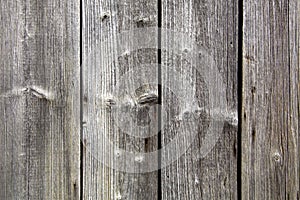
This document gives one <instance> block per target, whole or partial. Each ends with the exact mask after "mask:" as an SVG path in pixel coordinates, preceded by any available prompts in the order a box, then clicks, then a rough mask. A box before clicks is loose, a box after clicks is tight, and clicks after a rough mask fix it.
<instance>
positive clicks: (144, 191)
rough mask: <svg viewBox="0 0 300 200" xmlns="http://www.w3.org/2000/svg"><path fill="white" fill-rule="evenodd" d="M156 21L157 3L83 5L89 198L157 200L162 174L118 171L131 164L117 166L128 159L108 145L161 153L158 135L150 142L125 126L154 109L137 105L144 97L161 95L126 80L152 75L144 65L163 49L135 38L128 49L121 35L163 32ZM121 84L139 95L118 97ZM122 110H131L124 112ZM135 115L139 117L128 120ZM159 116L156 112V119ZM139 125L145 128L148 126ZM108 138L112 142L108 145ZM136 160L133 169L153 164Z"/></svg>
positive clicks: (86, 192) (102, 1) (142, 0)
mask: <svg viewBox="0 0 300 200" xmlns="http://www.w3.org/2000/svg"><path fill="white" fill-rule="evenodd" d="M156 16H157V3H156V1H148V0H139V1H128V0H126V1H108V0H96V1H94V0H93V1H91V0H85V1H83V41H82V44H83V47H84V48H83V56H84V65H83V71H84V74H83V76H84V77H83V78H84V91H83V92H84V119H83V123H84V133H83V143H84V155H83V164H84V166H83V170H84V171H83V174H84V177H83V198H84V199H99V200H104V199H105V200H106V199H128V200H134V199H157V172H150V173H140V172H141V171H140V170H141V169H139V167H137V168H136V169H134V171H131V172H130V173H128V172H127V171H125V172H121V171H118V170H116V169H114V168H113V167H114V166H115V167H118V166H120V165H118V164H116V163H121V164H123V163H124V164H126V163H128V160H123V161H124V162H123V163H122V162H118V160H116V162H115V159H119V160H120V159H121V158H122V153H120V154H119V155H117V153H116V151H110V149H109V148H106V147H107V146H105V145H107V144H108V143H109V142H111V143H112V144H113V145H114V146H116V147H119V148H120V149H122V150H126V151H128V152H130V151H132V152H148V151H150V152H151V151H153V150H156V148H157V139H156V137H155V136H154V137H151V138H149V139H144V138H136V137H134V136H132V135H131V134H132V133H133V132H134V131H137V130H135V128H137V127H136V126H132V127H130V126H128V125H132V124H127V123H122V121H126V120H129V121H130V119H131V118H132V120H134V119H136V120H142V118H144V117H146V115H147V112H148V111H147V109H148V108H147V107H144V106H139V105H137V104H136V103H137V101H138V100H139V99H140V98H139V96H140V95H143V93H151V92H153V94H155V93H156V95H157V91H156V90H157V89H156V88H157V87H153V86H143V87H141V88H134V85H135V84H134V79H135V78H136V77H130V78H128V77H127V78H126V76H127V74H130V72H131V71H134V70H137V71H138V73H136V75H137V76H140V77H143V76H145V75H146V73H145V72H144V71H142V70H141V69H142V68H141V66H142V65H144V64H147V63H154V64H155V63H157V60H156V59H157V54H156V52H157V50H156V48H155V47H156V46H157V44H156V42H155V41H154V43H152V44H151V45H154V48H153V47H152V49H147V48H145V47H141V48H140V49H139V48H136V46H134V45H135V43H134V42H130V41H135V40H136V38H135V35H134V34H129V35H127V36H128V37H127V38H126V40H125V43H126V41H128V44H125V43H124V42H122V41H121V43H120V41H119V40H118V37H119V36H120V35H124V34H125V35H126V34H127V33H128V32H131V31H133V32H134V30H135V29H137V28H144V27H151V26H152V27H157V17H156ZM133 32H132V33H133ZM145 40H147V36H145ZM124 77H125V78H124ZM122 81H123V82H122ZM119 84H121V86H123V85H125V86H126V85H127V86H129V87H132V88H131V89H133V90H131V91H128V93H127V94H124V95H123V96H122V94H120V93H118V92H117V93H114V88H116V87H117V86H116V85H119ZM134 90H137V91H134ZM121 92H122V91H121ZM122 106H124V108H126V109H127V110H126V111H124V112H123V111H122V110H118V109H119V108H121V107H122ZM126 106H127V107H126ZM114 109H117V112H114V111H115V110H114ZM133 109H138V110H137V113H136V114H134V113H132V110H133ZM143 109H145V110H144V111H143ZM152 109H153V108H152ZM119 111H120V112H119ZM129 113H130V114H133V115H135V116H132V115H129V116H126V114H129ZM155 113H156V112H155V109H154V110H153V113H152V114H153V115H154V117H155V116H156V114H155ZM124 114H125V115H124ZM153 120H155V118H153ZM120 123H121V124H120ZM137 123H142V125H143V121H138V122H137ZM126 126H128V128H129V130H128V129H127V128H126ZM130 129H131V130H130ZM155 132H157V128H156V127H155V126H153V127H150V129H149V130H144V132H143V134H145V135H147V134H149V133H155ZM105 137H106V138H108V140H107V141H105V142H103V141H104V138H105ZM101 142H102V143H105V144H101ZM102 155H105V157H104V158H103V157H101V156H102ZM118 156H119V157H118ZM104 161H107V163H106V164H105V163H103V162H104ZM136 161H137V162H136V163H133V164H138V162H149V161H145V160H143V157H140V159H137V160H136ZM107 165H109V166H107Z"/></svg>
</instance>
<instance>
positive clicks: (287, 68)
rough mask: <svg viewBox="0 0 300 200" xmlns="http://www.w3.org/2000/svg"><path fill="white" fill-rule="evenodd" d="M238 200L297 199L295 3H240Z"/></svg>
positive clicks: (297, 106)
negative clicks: (241, 51)
mask: <svg viewBox="0 0 300 200" xmlns="http://www.w3.org/2000/svg"><path fill="white" fill-rule="evenodd" d="M243 17H244V25H243V82H244V87H243V92H244V93H243V111H242V118H243V120H242V126H243V133H242V197H243V199H299V94H300V93H299V1H297V0H290V1H288V0H279V1H275V0H274V1H273V0H272V1H255V0H245V1H244V14H243Z"/></svg>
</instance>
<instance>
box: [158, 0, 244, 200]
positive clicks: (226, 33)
mask: <svg viewBox="0 0 300 200" xmlns="http://www.w3.org/2000/svg"><path fill="white" fill-rule="evenodd" d="M162 28H163V29H162V32H164V31H165V32H166V34H165V35H166V36H165V38H164V34H163V33H162V35H163V36H162V47H163V48H164V47H165V48H166V49H165V50H164V49H163V50H162V52H163V54H162V62H163V66H162V79H163V82H164V83H163V88H164V89H163V108H164V109H166V115H167V116H168V117H167V118H166V119H167V120H166V121H165V122H164V125H165V126H166V127H167V128H165V129H164V133H163V146H166V145H167V144H169V143H171V142H173V140H174V138H175V137H176V135H178V134H183V135H185V137H183V139H182V140H179V141H178V142H177V143H176V145H175V146H176V147H177V148H175V149H174V150H173V151H170V152H168V151H166V152H165V154H163V155H162V156H163V157H168V156H170V154H175V153H178V149H180V148H185V147H187V148H188V150H187V151H186V152H185V153H184V154H183V156H181V157H180V158H179V159H178V160H176V161H174V163H172V164H171V165H170V166H168V167H166V168H164V169H163V170H162V198H163V199H189V200H191V199H237V124H238V123H237V88H238V87H239V86H238V82H237V65H238V62H237V60H238V56H237V55H238V1H236V0H229V1H223V0H216V1H206V0H202V1H193V0H167V1H162ZM165 29H167V30H165ZM170 30H171V31H170ZM191 55H194V56H195V58H196V59H195V58H194V56H191ZM176 73H178V74H179V75H175V74H176ZM177 76H179V77H183V79H180V78H179V79H177ZM184 79H186V80H191V81H190V83H191V84H186V85H185V82H184V81H183V80H184ZM188 82H189V81H187V83H188ZM172 88H173V89H172ZM181 91H184V92H183V93H181ZM187 91H190V93H188V92H187ZM179 96H183V97H184V101H183V102H184V103H183V104H178V101H179V100H178V99H180V98H181V97H179ZM213 104H214V105H213ZM197 112H198V114H199V113H200V118H199V119H197V120H195V123H191V125H190V124H187V127H186V129H180V128H178V127H180V126H183V127H184V123H185V122H184V119H182V116H184V115H189V114H191V115H194V114H197ZM176 122H177V123H178V125H177V126H176V125H175V124H176ZM195 128H196V129H195ZM210 130H211V131H210ZM191 132H195V137H194V138H190V134H191ZM211 134H212V135H211ZM214 134H215V135H214ZM207 135H210V136H212V137H211V138H210V140H206V139H205V138H206V136H207ZM215 139H218V140H216V141H215ZM191 140H192V141H191ZM209 141H211V143H210V142H209ZM215 142H216V143H215ZM189 145H190V146H189ZM210 145H212V146H210ZM210 147H211V148H212V149H210ZM206 148H207V149H206ZM209 150H210V151H209ZM178 156H179V155H178Z"/></svg>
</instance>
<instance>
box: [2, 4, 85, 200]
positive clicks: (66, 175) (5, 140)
mask: <svg viewBox="0 0 300 200" xmlns="http://www.w3.org/2000/svg"><path fill="white" fill-rule="evenodd" d="M0 17H1V22H0V27H1V32H0V68H1V69H0V77H1V81H0V112H1V114H0V119H1V123H0V131H1V134H0V149H1V155H0V172H1V176H0V185H1V188H0V199H79V187H80V186H79V158H80V156H79V124H80V123H79V122H80V120H79V106H80V102H79V90H78V89H79V67H80V64H79V44H80V43H79V17H80V15H79V2H78V1H72V2H67V1H56V0H50V1H31V0H27V1H18V0H17V1H1V3H0Z"/></svg>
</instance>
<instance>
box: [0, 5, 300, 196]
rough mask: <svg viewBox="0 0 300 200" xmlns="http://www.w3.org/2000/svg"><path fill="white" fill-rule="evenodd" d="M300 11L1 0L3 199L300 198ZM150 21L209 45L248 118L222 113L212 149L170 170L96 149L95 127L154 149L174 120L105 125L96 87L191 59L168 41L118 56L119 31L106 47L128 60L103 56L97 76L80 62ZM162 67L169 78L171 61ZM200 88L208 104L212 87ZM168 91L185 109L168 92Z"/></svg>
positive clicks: (126, 144)
mask: <svg viewBox="0 0 300 200" xmlns="http://www.w3.org/2000/svg"><path fill="white" fill-rule="evenodd" d="M299 11H300V5H299V1H298V0H269V1H263V0H243V1H242V0H211V1H209V0H165V1H160V0H156V1H148V0H135V1H134V0H122V1H109V0H82V1H79V0H76V1H67V0H40V1H33V0H23V1H22V0H12V1H10V0H0V18H1V21H0V33H1V34H0V67H1V69H0V77H1V79H0V113H1V115H0V119H1V123H0V131H1V134H0V150H1V151H0V152H1V154H0V172H1V174H0V199H3V200H11V199H22V200H23V199H49V200H52V199H100V200H110V199H129V200H131V199H132V200H133V199H262V200H267V199H268V200H274V199H291V200H299V199H300V186H299V185H300V156H299V152H300V144H299V113H300V100H299V99H300V87H299V77H300V75H299V56H300V54H299V31H300V17H299V16H300V12H299ZM147 27H161V28H167V29H171V30H174V31H176V32H184V33H186V34H187V35H188V36H191V38H193V39H194V42H195V43H196V44H197V45H199V46H203V47H205V48H206V49H208V51H209V52H210V54H211V56H212V57H213V60H214V63H215V64H216V66H218V69H219V71H220V74H221V75H222V78H223V83H224V85H225V90H226V91H225V92H226V93H225V94H226V100H227V107H228V109H229V110H230V111H231V112H232V113H238V115H237V116H238V122H239V123H234V122H232V120H230V119H224V120H225V123H224V127H223V133H222V134H221V136H220V138H219V140H218V142H217V144H216V145H215V147H214V148H213V149H212V151H210V153H209V154H208V155H207V156H205V157H204V158H198V157H197V156H196V157H195V156H194V155H195V154H196V155H197V151H199V144H200V142H199V140H201V136H199V137H198V138H196V142H195V143H194V144H193V145H192V146H191V148H190V149H189V150H188V151H187V152H186V153H185V154H184V155H183V156H181V157H180V159H178V160H177V161H175V162H173V163H172V164H171V165H170V166H168V167H166V168H163V169H161V170H158V171H154V172H149V173H126V172H119V171H117V170H113V169H111V168H109V167H106V166H105V165H103V164H102V163H101V162H99V160H97V159H96V158H95V155H93V154H92V153H91V152H89V151H87V147H88V145H90V144H89V141H86V140H85V138H84V135H85V134H88V133H89V131H91V130H90V129H97V130H98V129H101V130H104V133H105V134H107V135H110V136H112V137H113V138H114V139H115V141H116V142H117V143H118V144H119V145H120V146H121V147H123V148H124V149H126V150H129V151H139V150H141V149H142V150H145V151H148V152H150V151H153V150H156V149H157V148H159V147H160V145H162V146H164V145H165V144H167V143H168V142H170V141H171V140H172V138H173V136H174V134H176V130H175V128H171V130H169V131H165V132H163V134H162V136H155V137H151V138H149V139H133V138H130V137H126V136H123V135H122V133H121V132H120V131H117V130H115V125H114V124H113V122H112V120H111V116H108V115H104V114H103V115H101V116H100V121H102V122H104V125H103V124H99V125H97V126H96V127H89V126H88V125H87V124H88V123H89V121H90V120H93V116H94V115H93V108H91V107H89V106H90V105H91V102H90V101H91V99H89V98H88V97H89V96H90V95H91V94H98V93H99V95H101V94H104V93H105V91H108V90H109V89H110V88H111V87H112V85H113V84H115V82H117V81H118V77H117V75H114V73H115V72H116V71H122V70H123V71H124V70H126V67H127V68H129V69H130V68H134V67H139V66H140V65H143V64H144V63H149V62H150V63H157V62H163V63H165V64H167V65H170V66H174V69H175V68H176V69H180V70H185V69H187V68H188V67H189V66H190V65H191V63H186V62H185V61H186V60H185V58H184V56H183V55H182V54H180V55H174V54H170V53H168V49H167V50H166V51H157V50H155V49H140V50H132V51H128V52H126V53H125V54H122V55H118V53H119V52H118V49H116V48H114V45H115V43H116V41H115V40H112V41H111V45H112V47H107V50H106V51H103V52H100V56H101V57H104V58H105V59H106V60H107V62H112V61H113V60H115V61H117V62H118V64H115V65H108V64H107V63H106V62H104V61H103V62H102V63H100V64H99V65H98V68H95V69H98V70H100V71H101V73H102V74H103V77H98V76H96V75H97V74H95V76H94V77H90V76H91V74H93V71H92V72H91V71H88V70H89V69H86V68H85V65H83V64H82V63H84V62H85V60H88V58H89V57H90V56H91V55H90V54H91V52H94V51H95V49H96V48H97V45H99V44H101V42H102V41H103V39H105V37H106V36H107V35H110V36H114V35H117V34H118V33H120V32H122V31H127V30H132V29H136V28H147ZM170 38H172V36H171V35H170ZM161 42H162V43H163V42H170V41H161ZM153 45H154V46H157V47H158V46H159V44H153ZM129 49H130V48H129ZM170 50H171V49H170ZM92 56H93V55H92ZM95 56H97V55H96V54H95ZM160 60H161V61H160ZM118 66H122V67H123V68H122V69H120V68H119V67H118ZM124 67H125V68H124ZM208 70H209V69H208ZM89 72H90V73H89ZM95 73H97V72H95ZM189 73H191V74H190V75H191V76H192V77H198V76H197V74H196V73H195V72H193V71H190V72H189ZM161 74H162V78H163V79H168V80H169V79H170V78H171V77H170V74H168V73H166V72H164V69H163V68H162V69H161ZM129 82H130V80H129ZM93 84H94V85H95V87H94V86H93ZM169 84H171V82H169ZM90 85H92V87H88V86H90ZM195 87H196V89H195V90H196V91H198V90H200V89H201V88H202V89H203V91H204V92H203V94H202V93H201V92H199V98H200V101H203V103H204V104H205V86H203V83H201V81H199V83H198V82H197V85H196V86H195ZM148 90H153V91H156V92H157V91H158V92H159V90H157V88H156V89H155V88H154V89H153V88H151V87H150V88H149V87H148ZM161 101H162V103H164V104H169V105H167V106H169V107H170V112H171V109H173V107H174V110H175V111H176V106H178V105H176V101H175V100H174V99H173V98H172V95H171V94H170V93H168V92H163V93H162V97H161ZM170 105H171V106H170ZM175 111H174V112H175ZM154 112H159V110H155V111H154ZM172 112H173V111H172ZM166 123H167V124H168V123H171V122H170V121H167V122H166ZM157 129H159V127H152V128H151V129H150V130H149V133H150V132H153V131H154V132H155V131H157ZM80 138H82V140H81V139H80ZM160 143H161V144H160ZM197 144H198V145H197Z"/></svg>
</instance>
